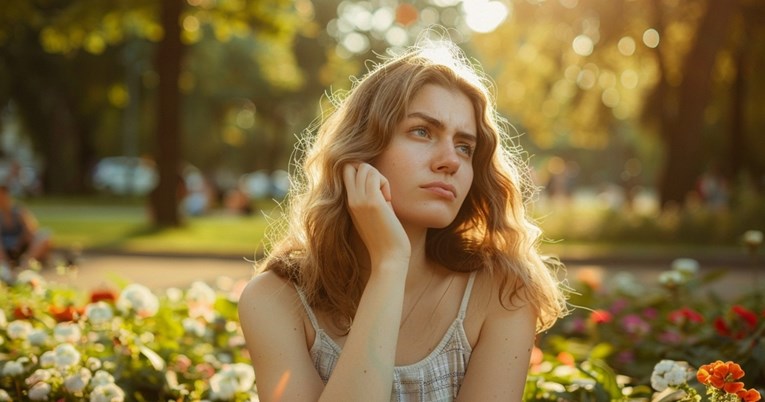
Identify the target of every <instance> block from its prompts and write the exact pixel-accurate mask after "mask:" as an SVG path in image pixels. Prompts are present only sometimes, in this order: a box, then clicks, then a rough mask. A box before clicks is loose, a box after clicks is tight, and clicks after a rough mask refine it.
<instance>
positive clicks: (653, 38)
mask: <svg viewBox="0 0 765 402" xmlns="http://www.w3.org/2000/svg"><path fill="white" fill-rule="evenodd" d="M659 39H660V36H659V31H657V30H655V29H653V28H649V29H646V30H645V32H643V44H645V45H646V46H648V47H650V48H651V49H653V48H656V47H657V46H659Z"/></svg>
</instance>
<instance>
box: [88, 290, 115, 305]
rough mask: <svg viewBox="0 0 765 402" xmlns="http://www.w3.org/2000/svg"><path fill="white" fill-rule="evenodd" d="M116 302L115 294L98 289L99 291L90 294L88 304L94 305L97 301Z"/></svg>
mask: <svg viewBox="0 0 765 402" xmlns="http://www.w3.org/2000/svg"><path fill="white" fill-rule="evenodd" d="M116 300H117V294H115V293H114V292H113V291H112V290H110V289H100V290H94V291H93V292H92V293H91V294H90V302H91V303H96V302H99V301H106V302H110V303H114V301H116Z"/></svg>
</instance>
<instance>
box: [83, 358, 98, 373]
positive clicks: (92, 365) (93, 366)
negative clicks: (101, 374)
mask: <svg viewBox="0 0 765 402" xmlns="http://www.w3.org/2000/svg"><path fill="white" fill-rule="evenodd" d="M85 367H87V368H89V369H90V370H91V371H96V370H98V369H100V368H101V360H98V359H97V358H95V357H88V360H87V361H86V362H85Z"/></svg>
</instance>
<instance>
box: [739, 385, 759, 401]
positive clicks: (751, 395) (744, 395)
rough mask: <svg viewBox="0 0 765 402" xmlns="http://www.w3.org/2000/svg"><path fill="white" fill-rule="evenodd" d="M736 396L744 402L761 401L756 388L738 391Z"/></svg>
mask: <svg viewBox="0 0 765 402" xmlns="http://www.w3.org/2000/svg"><path fill="white" fill-rule="evenodd" d="M736 395H738V397H739V398H741V400H742V401H743V402H757V401H759V400H760V399H761V397H760V393H759V392H757V390H756V389H754V388H752V389H747V390H741V391H738V393H737V394H736Z"/></svg>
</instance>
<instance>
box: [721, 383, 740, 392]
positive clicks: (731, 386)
mask: <svg viewBox="0 0 765 402" xmlns="http://www.w3.org/2000/svg"><path fill="white" fill-rule="evenodd" d="M743 390H744V383H743V382H740V381H736V382H727V383H725V385H723V391H725V392H727V393H729V394H737V393H739V392H741V391H743Z"/></svg>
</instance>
